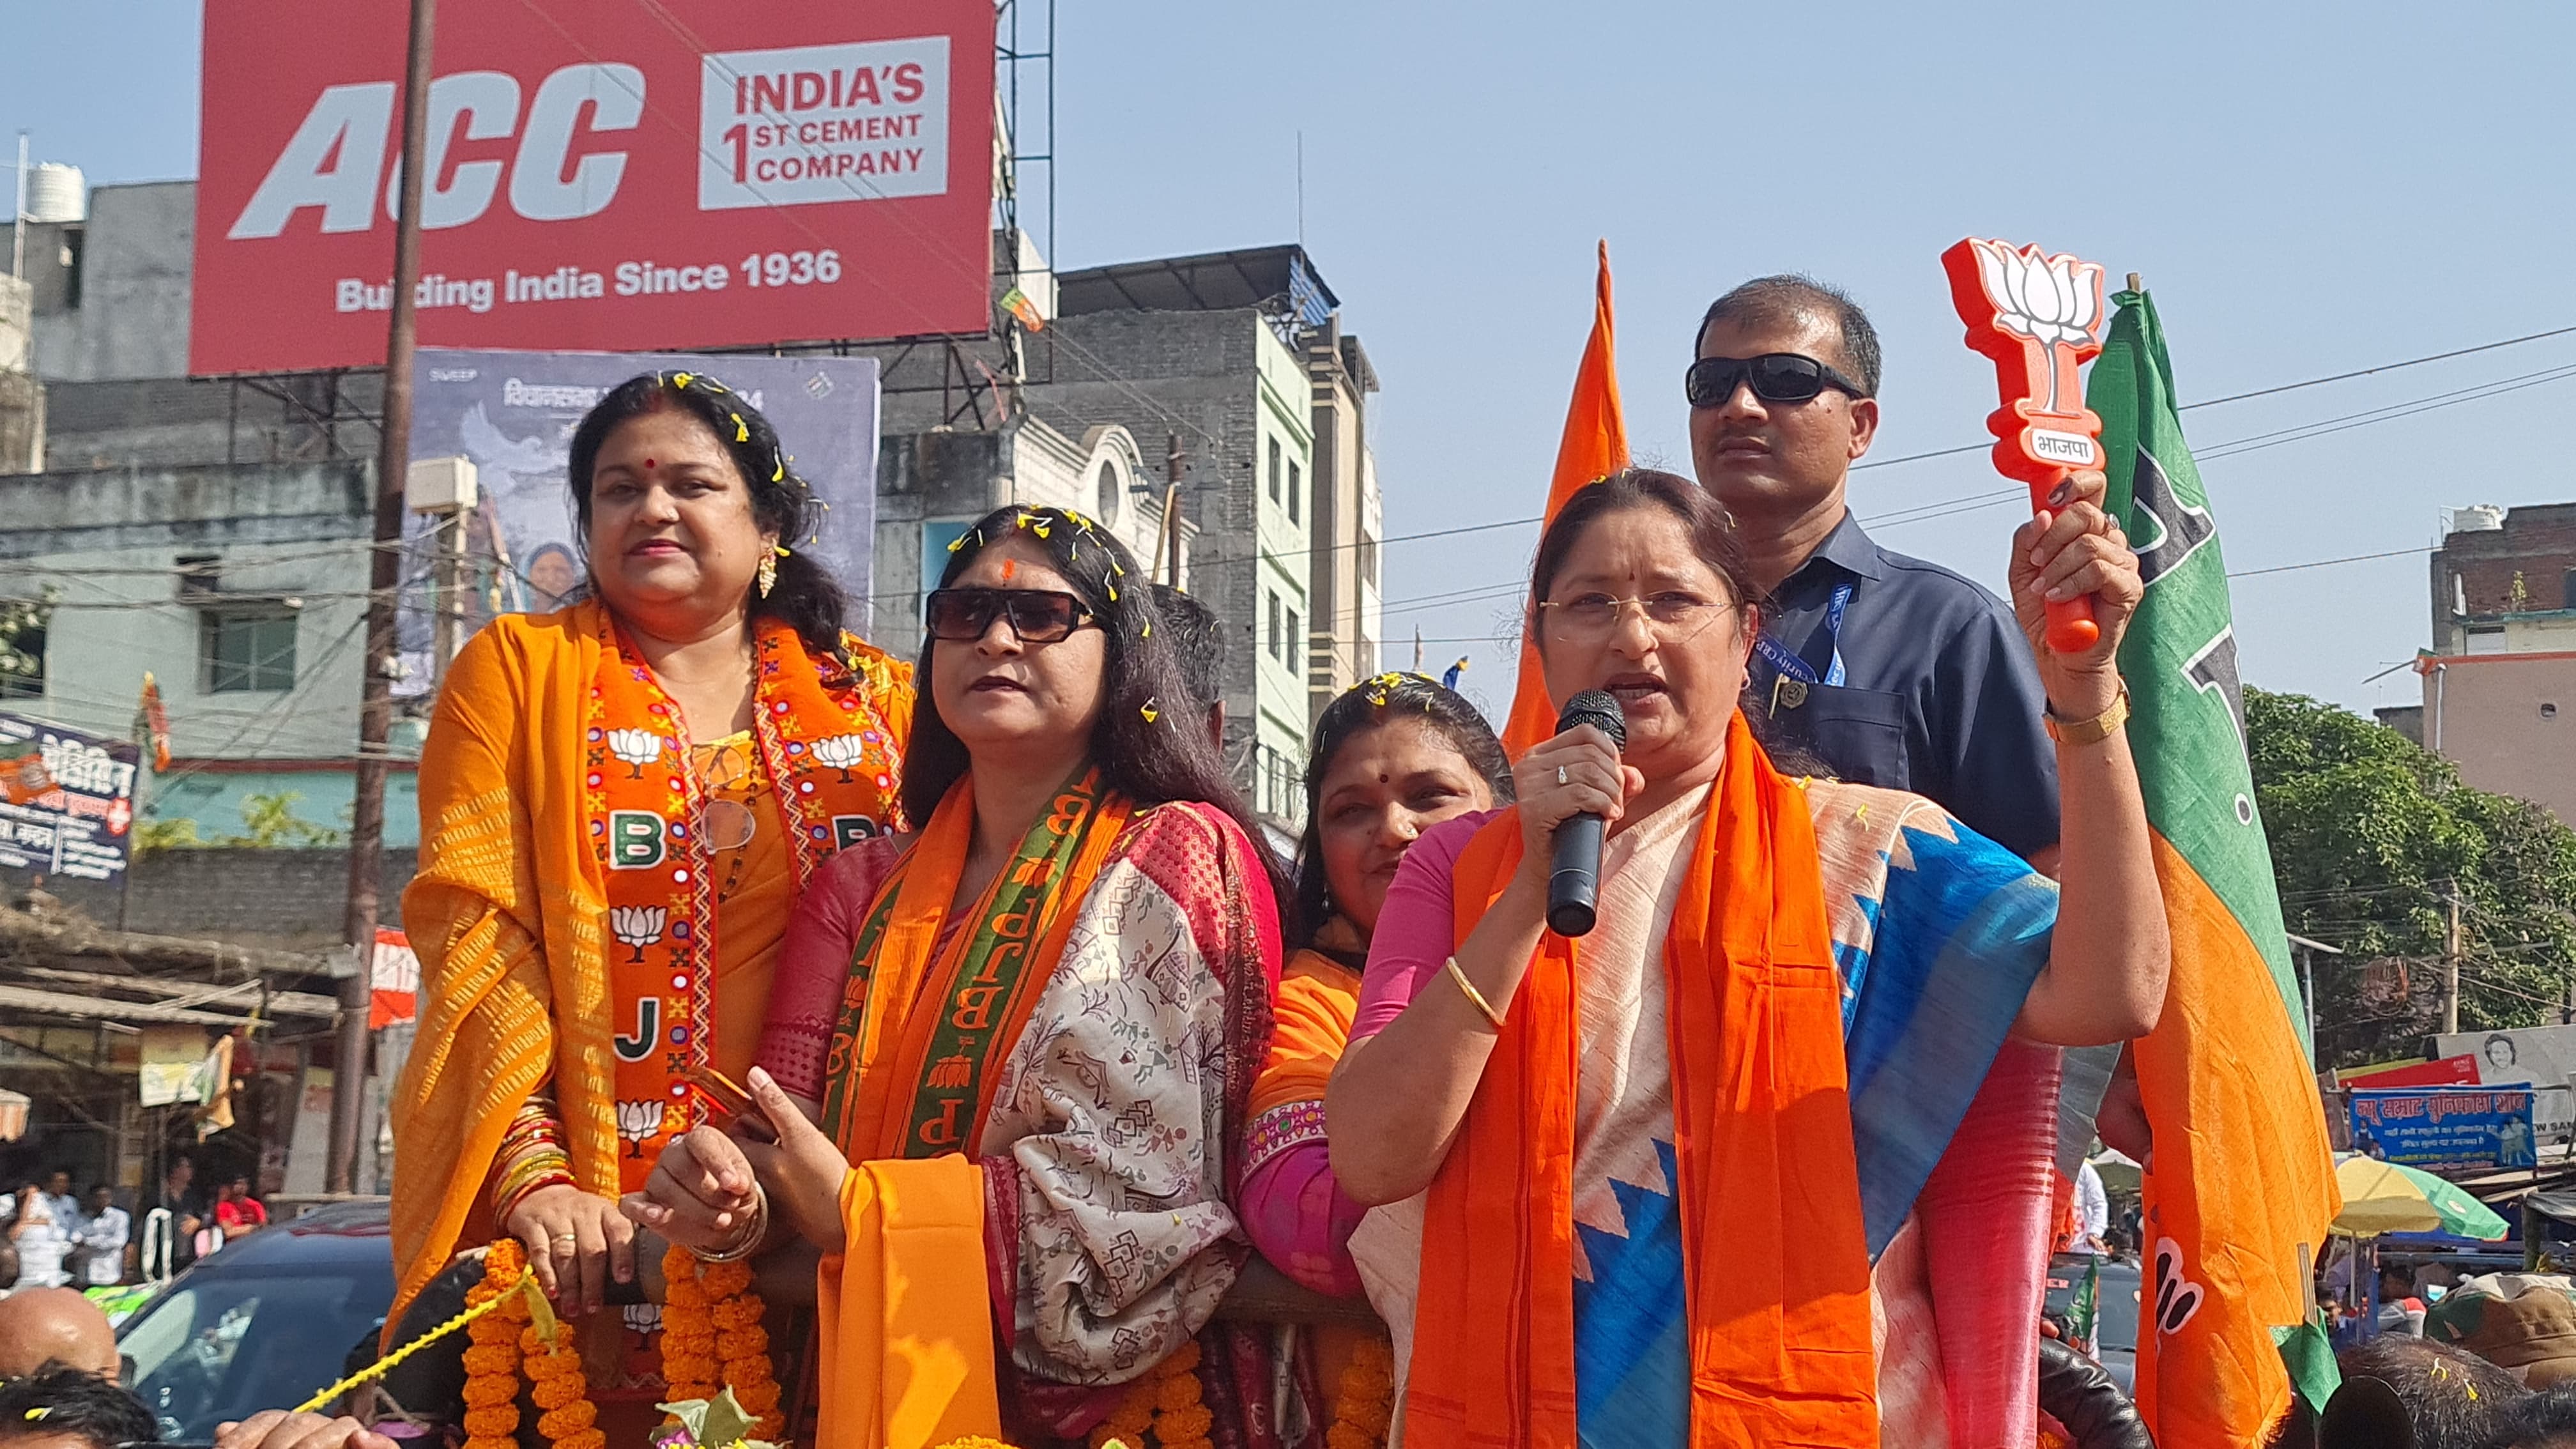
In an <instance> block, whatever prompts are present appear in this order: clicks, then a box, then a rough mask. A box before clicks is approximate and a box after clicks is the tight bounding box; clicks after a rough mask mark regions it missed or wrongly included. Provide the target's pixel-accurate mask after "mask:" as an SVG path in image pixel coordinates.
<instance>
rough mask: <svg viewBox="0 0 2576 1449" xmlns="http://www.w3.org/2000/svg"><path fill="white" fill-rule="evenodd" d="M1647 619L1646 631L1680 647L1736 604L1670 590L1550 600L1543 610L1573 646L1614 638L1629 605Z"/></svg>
mask: <svg viewBox="0 0 2576 1449" xmlns="http://www.w3.org/2000/svg"><path fill="white" fill-rule="evenodd" d="M1631 604H1634V605H1636V607H1637V611H1638V612H1639V613H1641V614H1643V615H1645V616H1646V628H1647V630H1648V631H1649V632H1651V633H1652V634H1653V635H1654V636H1655V637H1656V638H1657V639H1658V640H1660V641H1662V642H1664V643H1666V644H1679V643H1681V642H1682V641H1684V640H1686V639H1690V638H1693V637H1695V636H1697V635H1698V633H1699V632H1700V631H1701V630H1702V629H1705V628H1707V627H1708V626H1709V625H1710V624H1711V623H1713V622H1715V620H1716V619H1717V616H1718V615H1720V614H1723V613H1725V612H1726V611H1727V610H1728V609H1729V608H1731V607H1733V606H1732V605H1729V604H1725V603H1720V602H1718V601H1716V600H1713V599H1703V598H1701V597H1700V596H1699V595H1697V594H1691V593H1683V592H1681V591H1679V590H1666V591H1665V592H1663V593H1660V594H1648V595H1645V596H1644V597H1642V598H1629V599H1614V598H1612V597H1610V596H1609V595H1608V594H1578V595H1576V596H1575V597H1573V598H1571V599H1563V600H1558V599H1548V600H1544V601H1542V602H1541V603H1540V604H1539V607H1540V608H1542V609H1546V610H1548V611H1550V612H1549V614H1548V616H1547V617H1548V618H1549V619H1550V620H1552V621H1553V622H1554V623H1555V625H1556V631H1557V633H1558V634H1560V635H1562V636H1563V637H1564V638H1565V640H1566V642H1568V643H1570V644H1585V643H1599V642H1601V641H1603V640H1606V639H1608V638H1609V637H1610V634H1611V631H1613V630H1615V629H1617V628H1618V627H1619V621H1620V620H1621V619H1623V618H1625V617H1627V613H1628V606H1629V605H1631Z"/></svg>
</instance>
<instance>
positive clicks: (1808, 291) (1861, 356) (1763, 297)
mask: <svg viewBox="0 0 2576 1449" xmlns="http://www.w3.org/2000/svg"><path fill="white" fill-rule="evenodd" d="M1808 317H1821V318H1823V319H1824V320H1826V321H1828V322H1831V323H1833V324H1834V326H1835V327H1836V328H1837V329H1839V330H1840V331H1841V333H1842V343H1843V355H1842V364H1843V370H1844V371H1845V372H1848V373H1850V374H1851V380H1852V381H1854V382H1856V383H1859V384H1860V389H1861V391H1862V392H1863V393H1865V394H1867V395H1868V396H1870V397H1876V396H1878V376H1879V367H1880V357H1879V351H1878V329H1877V328H1875V327H1872V326H1870V325H1869V314H1868V313H1866V312H1864V311H1862V310H1861V309H1860V304H1859V303H1858V302H1855V301H1853V300H1852V299H1851V294H1850V293H1848V292H1846V291H1844V290H1843V289H1842V288H1840V287H1837V286H1834V285H1833V284H1831V283H1829V282H1819V281H1817V280H1816V279H1815V278H1813V277H1805V276H1800V275H1798V274H1796V273H1794V272H1783V273H1781V274H1779V275H1777V276H1770V277H1755V278H1754V279H1753V280H1752V281H1749V282H1745V283H1743V284H1741V285H1739V286H1738V287H1736V288H1735V289H1734V290H1733V291H1731V292H1728V293H1727V294H1726V295H1725V296H1723V297H1720V298H1718V299H1717V300H1716V301H1714V302H1711V303H1709V304H1708V311H1707V312H1706V313H1704V314H1703V315H1702V316H1701V317H1700V319H1699V330H1698V331H1697V332H1694V333H1692V334H1691V356H1692V358H1693V359H1694V360H1696V359H1697V358H1698V356H1699V349H1700V339H1702V338H1704V337H1706V336H1708V329H1709V327H1710V326H1711V325H1712V324H1715V323H1718V322H1749V323H1752V324H1753V325H1755V326H1757V327H1768V326H1777V325H1779V324H1781V323H1785V322H1792V321H1797V320H1800V319H1803V318H1808Z"/></svg>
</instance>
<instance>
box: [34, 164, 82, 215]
mask: <svg viewBox="0 0 2576 1449" xmlns="http://www.w3.org/2000/svg"><path fill="white" fill-rule="evenodd" d="M88 219H89V181H88V179H87V178H85V177H83V176H82V175H81V169H80V168H79V167H77V166H66V165H64V164H63V163H61V162H59V161H47V162H43V163H41V164H39V165H35V166H30V167H28V168H27V220H29V221H87V220H88Z"/></svg>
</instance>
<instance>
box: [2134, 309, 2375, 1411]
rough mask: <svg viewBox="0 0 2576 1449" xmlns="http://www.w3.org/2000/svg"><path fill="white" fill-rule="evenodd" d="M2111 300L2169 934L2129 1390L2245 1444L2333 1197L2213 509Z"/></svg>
mask: <svg viewBox="0 0 2576 1449" xmlns="http://www.w3.org/2000/svg"><path fill="white" fill-rule="evenodd" d="M2113 301H2114V302H2115V303H2116V304H2117V305H2118V308H2119V311H2118V313H2117V314H2116V315H2115V316H2114V317H2113V318H2112V320H2111V330H2110V335H2109V336H2108V337H2107V338H2106V339H2105V340H2104V343H2103V348H2102V356H2101V360H2100V361H2098V362H2096V363H2095V364H2094V366H2093V375H2092V378H2091V381H2090V383H2089V384H2088V387H2087V390H2086V402H2087V404H2088V405H2089V406H2090V407H2091V408H2092V409H2093V411H2095V412H2097V413H2099V414H2100V415H2101V417H2102V445H2103V451H2104V453H2105V455H2106V457H2105V462H2104V470H2105V471H2106V472H2107V473H2108V474H2109V475H2110V484H2111V487H2110V499H2109V505H2108V506H2109V508H2110V511H2111V515H2112V517H2114V518H2116V519H2118V520H2119V521H2120V524H2121V526H2122V527H2123V528H2125V529H2127V530H2128V534H2129V542H2130V544H2131V546H2133V547H2134V548H2136V549H2137V551H2138V562H2139V566H2140V571H2141V573H2142V574H2143V576H2144V578H2145V581H2146V586H2147V593H2146V600H2145V602H2144V603H2142V604H2141V605H2140V606H2139V609H2138V616H2137V618H2136V620H2135V621H2134V622H2133V623H2132V624H2131V626H2130V629H2129V634H2128V637H2127V638H2126V639H2125V640H2123V641H2122V642H2121V645H2120V672H2121V675H2122V677H2123V678H2125V679H2126V680H2127V681H2128V685H2129V692H2130V697H2131V702H2132V709H2133V711H2134V713H2133V715H2132V718H2131V720H2130V724H2129V741H2130V745H2131V747H2132V748H2133V749H2134V750H2135V752H2136V755H2137V761H2138V775H2139V782H2140V784H2141V786H2142V787H2143V788H2144V790H2145V794H2146V802H2147V822H2148V824H2149V825H2150V826H2151V827H2153V829H2154V832H2155V853H2156V872H2157V877H2158V879H2159V882H2160V883H2161V885H2162V887H2163V890H2164V896H2165V911H2166V918H2167V920H2168V921H2169V922H2170V924H2171V927H2172V931H2173V979H2172V985H2171V987H2170V988H2169V989H2168V990H2167V992H2166V997H2165V1010H2164V1016H2163V1019H2162V1021H2161V1022H2160V1023H2159V1024H2158V1025H2157V1027H2156V1029H2155V1030H2154V1031H2153V1032H2151V1033H2149V1034H2148V1035H2147V1036H2145V1037H2143V1038H2141V1039H2140V1040H2139V1041H2138V1042H2137V1043H2136V1044H2135V1046H2134V1048H2133V1050H2134V1052H2135V1055H2136V1060H2137V1069H2138V1087H2139V1092H2140V1095H2141V1096H2142V1098H2143V1099H2144V1102H2145V1106H2146V1112H2147V1121H2148V1125H2149V1126H2150V1127H2151V1128H2152V1129H2153V1131H2154V1134H2155V1143H2154V1152H2153V1154H2152V1155H2151V1156H2150V1158H2149V1160H2148V1162H2147V1165H2146V1188H2145V1196H2146V1239H2147V1241H2146V1243H2145V1244H2144V1245H2143V1247H2144V1249H2145V1252H2146V1255H2147V1262H2148V1264H2149V1265H2150V1266H2151V1268H2152V1271H2153V1274H2154V1279H2153V1282H2152V1283H2151V1284H2150V1285H2149V1293H2148V1299H2147V1302H2146V1303H2144V1304H2143V1305H2141V1306H2142V1307H2143V1308H2144V1309H2145V1310H2146V1311H2145V1312H2144V1313H2142V1314H2141V1319H2142V1322H2141V1325H2140V1328H2141V1332H2140V1334H2139V1343H2138V1381H2137V1399H2138V1404H2139V1407H2140V1408H2141V1410H2143V1411H2144V1413H2145V1415H2146V1417H2147V1422H2148V1425H2149V1427H2150V1428H2151V1429H2152V1430H2153V1431H2154V1433H2155V1436H2156V1442H2158V1443H2160V1444H2168V1445H2181V1446H2199V1445H2213V1446H2214V1445H2239V1444H2254V1443H2260V1442H2262V1440H2263V1435H2264V1432H2265V1430H2266V1428H2267V1427H2268V1426H2269V1425H2270V1423H2271V1422H2272V1421H2273V1420H2274V1419H2275V1418H2277V1417H2278V1416H2279V1415H2280V1414H2281V1413H2282V1412H2283V1411H2285V1410H2286V1409H2287V1408H2288V1407H2289V1401H2290V1378H2289V1373H2288V1370H2287V1368H2286V1367H2285V1366H2284V1364H2283V1362H2282V1357H2281V1353H2280V1350H2279V1348H2278V1347H2277V1346H2276V1343H2277V1340H2276V1338H2275V1331H2276V1330H2281V1329H2288V1328H2295V1327H2297V1326H2298V1325H2300V1324H2303V1323H2305V1322H2307V1321H2308V1315H2307V1297H2308V1295H2307V1282H2308V1278H2307V1274H2308V1266H2309V1260H2310V1258H2311V1256H2312V1255H2313V1254H2314V1253H2315V1252H2316V1250H2317V1249H2319V1248H2320V1247H2321V1246H2323V1244H2324V1242H2325V1234H2326V1226H2327V1224H2328V1223H2330V1222H2332V1221H2333V1219H2334V1215H2335V1212H2336V1211H2337V1209H2338V1208H2339V1207H2340V1199H2339V1197H2338V1195H2337V1193H2336V1191H2335V1185H2334V1161H2333V1157H2332V1154H2331V1152H2330V1151H2329V1150H2328V1148H2327V1145H2326V1135H2325V1117H2324V1113H2323V1110H2322V1108H2321V1107H2320V1105H2319V1103H2318V1100H2317V1091H2316V1082H2315V1078H2314V1076H2313V1074H2312V1070H2311V1068H2310V1065H2309V1062H2310V1051H2309V1044H2308V1040H2307V1033H2306V1029H2305V1027H2304V1025H2303V1023H2304V1022H2305V1019H2306V1017H2305V1014H2304V1012H2303V1010H2302V1009H2301V1004H2300V1000H2299V993H2298V986H2297V984H2296V980H2295V978H2294V977H2293V976H2292V974H2291V971H2290V953H2289V942H2288V939H2287V937H2286V935H2285V934H2284V932H2283V930H2282V925H2281V902H2280V897H2279V895H2278V894H2277V893H2276V892H2275V890H2274V887H2273V883H2272V858H2271V851H2270V848H2269V846H2268V845H2267V844H2266V842H2265V840H2264V835H2263V820H2262V815H2261V812H2260V811H2258V810H2257V809H2256V808H2255V804H2254V777H2253V771H2252V769H2251V768H2250V767H2249V766H2248V764H2247V763H2246V756H2245V706H2244V691H2243V688H2242V686H2241V684H2240V683H2239V680H2238V678H2237V670H2236V632H2235V620H2234V614H2233V611H2232V609H2231V607H2230V604H2229V601H2228V595H2227V565H2226V562H2225V560H2224V558H2223V556H2222V555H2221V553H2220V550H2219V541H2218V521H2217V519H2216V517H2215V515H2214V514H2213V513H2212V512H2211V510H2210V503H2209V493H2208V490H2207V489H2206V488H2204V487H2203V486H2202V484H2201V480H2200V470H2199V469H2198V468H2197V467H2195V466H2193V464H2192V459H2191V450H2190V449H2189V448H2188V447H2187V446H2186V445H2185V444H2184V442H2183V433H2182V421H2181V419H2180V417H2179V416H2177V414H2176V411H2175V403H2174V386H2173V365H2172V362H2171V360H2170V359H2169V358H2168V357H2167V355H2166V352H2165V341H2164V332H2163V328H2162V326H2161V324H2159V323H2158V321H2157V320H2156V312H2155V307H2154V304H2153V303H2151V302H2149V301H2148V300H2147V297H2146V295H2145V294H2144V293H2141V292H2122V293H2120V294H2118V295H2117V296H2116V297H2115V298H2113Z"/></svg>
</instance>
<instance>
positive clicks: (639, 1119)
mask: <svg viewBox="0 0 2576 1449" xmlns="http://www.w3.org/2000/svg"><path fill="white" fill-rule="evenodd" d="M662 1107H663V1104H662V1103H660V1102H653V1101H645V1102H620V1103H618V1104H617V1135H618V1136H620V1137H623V1138H625V1139H626V1140H627V1141H629V1142H632V1143H634V1144H635V1150H634V1151H633V1152H632V1153H630V1154H628V1155H629V1156H632V1157H641V1156H643V1155H644V1139H645V1138H647V1137H650V1136H652V1135H653V1134H654V1133H656V1132H659V1131H661V1130H662Z"/></svg>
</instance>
